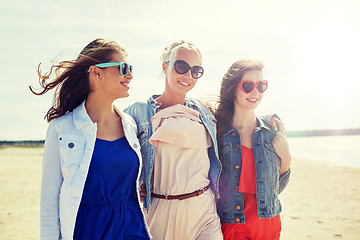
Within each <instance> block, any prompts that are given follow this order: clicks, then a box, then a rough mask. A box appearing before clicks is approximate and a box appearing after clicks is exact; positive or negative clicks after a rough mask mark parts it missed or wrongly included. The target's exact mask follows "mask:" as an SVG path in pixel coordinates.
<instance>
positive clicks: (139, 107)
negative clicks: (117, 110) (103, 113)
mask: <svg viewBox="0 0 360 240" xmlns="http://www.w3.org/2000/svg"><path fill="white" fill-rule="evenodd" d="M149 107H150V106H149V104H148V103H147V102H135V103H133V104H131V105H130V106H128V107H127V108H125V109H124V112H125V113H127V114H130V115H132V113H135V112H139V111H144V110H146V109H148V108H149Z"/></svg>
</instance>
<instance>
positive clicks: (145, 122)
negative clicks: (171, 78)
mask: <svg viewBox="0 0 360 240" xmlns="http://www.w3.org/2000/svg"><path fill="white" fill-rule="evenodd" d="M157 97H159V95H154V96H152V97H150V98H149V99H148V101H147V103H144V102H137V103H134V104H133V105H131V106H130V107H128V108H126V109H125V110H124V112H126V113H128V114H129V115H131V116H132V117H133V118H134V120H135V122H136V124H137V127H138V138H139V141H140V146H141V154H142V158H143V161H144V166H143V170H142V173H141V175H142V176H141V177H140V179H141V180H142V181H143V182H144V183H145V186H146V189H147V196H146V197H145V201H144V207H145V208H147V209H148V210H149V209H150V206H151V199H152V198H151V191H152V184H151V183H152V181H153V176H152V175H153V169H154V156H155V147H154V146H153V145H151V144H150V143H149V139H150V137H151V135H152V133H153V130H152V124H151V118H152V117H153V116H154V115H155V113H156V111H157V109H158V108H159V107H160V105H161V103H158V102H156V101H155V99H156V98H157ZM185 105H186V106H187V107H189V108H192V109H195V110H197V111H198V112H199V113H200V118H201V120H202V122H203V124H204V126H205V128H206V130H207V131H208V133H209V135H210V137H211V140H212V144H213V145H212V146H211V147H210V148H209V149H208V155H209V159H210V170H209V179H210V187H211V189H212V190H213V192H214V193H215V194H216V196H217V198H218V197H219V176H220V172H221V163H220V160H219V157H218V156H219V155H218V147H217V141H216V123H215V121H216V120H215V117H214V116H213V115H212V113H211V112H210V111H209V109H208V108H207V107H206V106H205V105H204V104H202V103H201V102H199V101H198V100H195V99H190V98H186V99H185Z"/></svg>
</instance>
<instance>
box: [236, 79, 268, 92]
mask: <svg viewBox="0 0 360 240" xmlns="http://www.w3.org/2000/svg"><path fill="white" fill-rule="evenodd" d="M237 85H238V86H240V88H241V90H242V91H243V92H244V93H246V94H249V93H251V92H252V91H253V90H254V88H256V89H257V90H258V92H259V93H263V92H265V90H266V89H267V87H268V82H267V81H266V80H262V81H257V82H254V81H248V80H243V81H241V82H240V83H238V84H237Z"/></svg>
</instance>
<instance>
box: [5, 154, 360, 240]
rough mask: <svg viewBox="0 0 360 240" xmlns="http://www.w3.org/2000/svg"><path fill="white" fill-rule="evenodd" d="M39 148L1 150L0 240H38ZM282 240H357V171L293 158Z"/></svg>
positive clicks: (284, 195)
mask: <svg viewBox="0 0 360 240" xmlns="http://www.w3.org/2000/svg"><path fill="white" fill-rule="evenodd" d="M42 151H43V149H42V148H4V149H0V239H2V240H8V239H11V240H17V239H19V240H20V239H21V240H24V239H39V202H40V181H41V159H42ZM280 199H281V202H282V205H283V212H282V214H281V218H282V233H281V239H282V240H295V239H296V240H302V239H316V240H325V239H326V240H329V239H346V240H352V239H354V240H355V239H356V240H357V239H360V169H359V168H345V167H335V166H325V165H324V164H323V162H319V161H312V160H311V159H304V158H301V157H294V159H293V162H292V175H291V180H290V183H289V185H288V186H287V188H286V189H285V190H284V192H283V193H281V194H280Z"/></svg>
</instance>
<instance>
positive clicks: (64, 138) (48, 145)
mask: <svg viewBox="0 0 360 240" xmlns="http://www.w3.org/2000/svg"><path fill="white" fill-rule="evenodd" d="M114 107H115V110H116V112H117V113H118V114H119V115H120V116H121V120H122V124H123V128H124V134H125V137H126V139H127V141H128V142H129V144H130V146H131V147H132V149H133V150H134V151H135V152H136V154H137V156H138V158H139V162H140V166H139V171H138V178H137V190H138V191H137V195H138V199H140V196H139V177H140V172H141V171H140V169H141V167H142V159H141V152H140V144H139V141H138V138H137V126H136V124H135V122H134V120H133V119H132V118H131V117H130V116H129V115H128V114H126V113H124V112H122V111H120V110H119V109H121V106H117V104H116V101H115V102H114ZM96 131H97V125H96V123H93V122H92V121H91V119H90V117H89V115H88V114H87V112H86V109H85V101H84V102H83V103H81V104H80V105H79V106H78V107H76V108H75V109H74V110H73V112H71V113H68V114H65V115H64V116H61V117H59V118H56V119H53V120H52V121H51V122H50V124H49V128H48V130H47V133H46V139H45V148H44V156H43V166H42V183H41V203H40V239H41V240H45V239H49V240H58V239H63V240H70V239H73V234H74V227H75V221H76V216H77V212H78V209H79V205H80V201H81V197H82V192H83V189H84V185H85V180H86V176H87V173H88V169H89V165H90V161H91V158H92V154H93V151H94V145H95V140H96ZM139 206H140V200H139ZM140 209H142V208H141V207H140ZM143 221H144V224H145V226H146V230H147V232H148V235H149V237H151V236H150V233H149V230H148V227H147V225H146V221H145V218H144V217H143Z"/></svg>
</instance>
